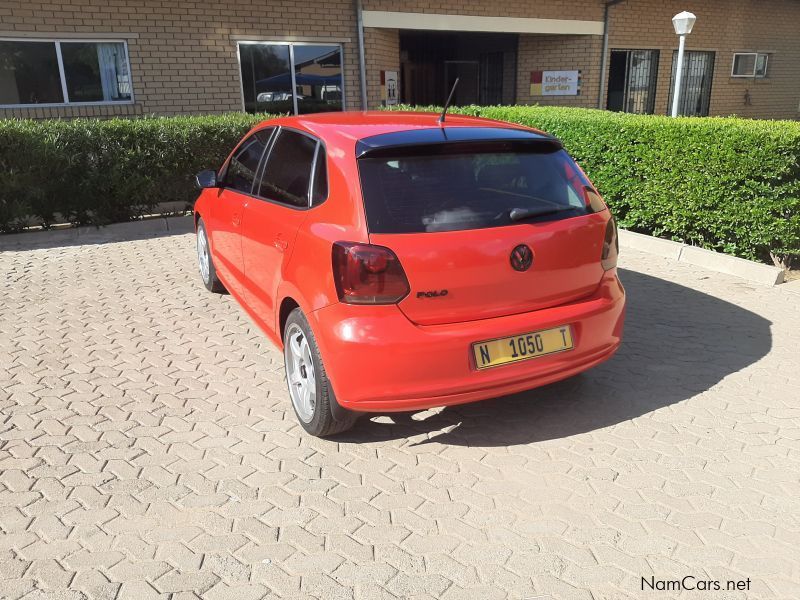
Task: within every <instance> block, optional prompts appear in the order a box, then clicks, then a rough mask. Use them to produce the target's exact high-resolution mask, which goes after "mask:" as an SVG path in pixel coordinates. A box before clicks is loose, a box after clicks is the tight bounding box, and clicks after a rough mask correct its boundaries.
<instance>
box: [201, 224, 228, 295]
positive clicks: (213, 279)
mask: <svg viewBox="0 0 800 600" xmlns="http://www.w3.org/2000/svg"><path fill="white" fill-rule="evenodd" d="M202 240H205V252H206V260H207V261H208V271H207V272H204V269H203V265H202V258H201V253H202V252H203V250H202V249H201V243H202ZM197 263H198V267H199V270H200V279H202V280H203V285H204V286H206V289H207V290H208V291H209V292H214V293H215V294H222V293H224V292H225V286H224V285H222V282H221V281H220V280H219V277H217V270H216V269H215V268H214V261H213V259H212V258H211V242H210V241H209V239H208V234H207V233H206V225H205V223H203V219H202V218H200V219H198V221H197Z"/></svg>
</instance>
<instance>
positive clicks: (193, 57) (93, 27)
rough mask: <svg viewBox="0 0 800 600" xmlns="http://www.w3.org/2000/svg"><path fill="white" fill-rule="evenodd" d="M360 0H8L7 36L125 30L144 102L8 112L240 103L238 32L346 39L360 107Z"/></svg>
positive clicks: (348, 87) (199, 108)
mask: <svg viewBox="0 0 800 600" xmlns="http://www.w3.org/2000/svg"><path fill="white" fill-rule="evenodd" d="M354 11H355V9H354V6H353V2H352V0H326V1H325V2H324V3H322V2H292V1H280V2H278V1H274V2H265V1H264V0H239V1H237V2H226V1H222V0H215V1H207V2H203V1H197V2H185V1H177V0H176V1H175V2H161V1H159V0H136V1H134V2H128V1H126V0H80V1H77V0H76V1H74V2H73V3H71V4H70V3H66V2H63V3H62V2H58V1H56V0H24V1H20V0H0V37H19V36H26V35H28V36H37V35H38V36H39V37H60V36H72V37H82V38H86V39H91V38H93V34H104V35H105V36H106V37H108V36H109V35H113V36H114V37H116V38H122V39H126V40H127V42H128V48H129V52H130V62H131V75H132V79H133V91H134V95H135V101H136V103H135V104H134V105H115V106H94V107H90V106H83V107H77V106H71V107H59V108H32V109H29V108H24V109H10V110H9V109H0V117H4V116H5V117H7V116H21V117H27V116H30V117H49V116H109V115H131V114H150V113H156V114H161V115H168V114H177V113H215V112H223V111H237V110H242V99H241V83H240V74H239V66H238V62H237V58H236V40H237V39H239V40H242V39H249V40H261V41H286V40H293V41H323V40H324V41H330V40H334V39H335V40H339V41H342V40H345V41H344V43H343V51H344V57H343V61H344V70H345V73H344V75H345V95H346V98H345V101H346V104H347V107H348V108H359V106H358V103H359V100H358V99H359V97H360V92H359V78H358V43H357V40H358V37H357V31H356V19H355V12H354Z"/></svg>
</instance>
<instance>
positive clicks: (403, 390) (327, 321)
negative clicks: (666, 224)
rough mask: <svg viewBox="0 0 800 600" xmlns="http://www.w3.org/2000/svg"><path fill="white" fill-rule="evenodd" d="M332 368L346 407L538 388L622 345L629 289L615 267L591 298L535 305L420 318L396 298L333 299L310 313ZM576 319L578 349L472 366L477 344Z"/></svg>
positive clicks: (399, 406) (447, 401)
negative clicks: (482, 315)
mask: <svg viewBox="0 0 800 600" xmlns="http://www.w3.org/2000/svg"><path fill="white" fill-rule="evenodd" d="M311 317H312V319H311V320H312V324H313V327H314V330H315V332H316V334H317V335H316V337H317V342H318V343H319V345H320V350H321V351H322V357H323V359H324V361H325V367H326V371H327V373H328V376H329V377H330V379H331V382H332V383H333V388H334V391H335V392H336V398H337V400H338V401H339V404H341V405H342V406H343V407H345V408H348V409H350V410H356V411H362V412H393V411H408V410H422V409H425V408H432V407H435V406H446V405H452V404H461V403H465V402H473V401H477V400H484V399H487V398H494V397H497V396H502V395H504V394H511V393H515V392H520V391H523V390H528V389H532V388H535V387H538V386H541V385H546V384H548V383H553V382H555V381H558V380H561V379H564V378H566V377H570V376H572V375H575V374H577V373H580V372H582V371H585V370H586V369H589V368H591V367H593V366H595V365H597V364H599V363H601V362H603V361H604V360H607V359H608V358H610V357H611V356H612V355H613V354H614V352H615V351H616V350H617V348H618V347H619V344H620V341H621V338H622V329H623V321H624V317H625V292H624V290H623V288H622V285H621V284H620V282H619V280H618V279H617V276H616V272H615V271H609V272H608V273H606V275H605V277H604V278H603V280H602V283H601V284H600V286H599V287H598V289H597V290H596V291H595V293H594V294H592V295H591V296H590V297H588V298H583V299H582V300H580V301H578V302H573V303H571V304H565V305H562V306H557V307H554V308H549V309H544V310H538V311H534V312H529V313H522V314H517V315H509V316H505V317H497V318H493V319H482V320H479V321H468V322H464V323H452V324H447V325H425V326H421V325H416V324H414V323H412V322H411V321H409V320H408V319H407V318H406V317H405V315H404V314H403V313H402V312H401V311H400V310H399V309H398V308H397V306H395V305H389V306H353V305H348V304H333V305H330V306H327V307H325V308H322V309H320V310H318V311H315V312H313V313H312V315H311ZM565 324H569V325H571V326H572V332H573V338H574V343H575V347H574V349H573V350H571V351H568V352H563V353H560V354H553V355H549V356H543V357H540V358H535V359H531V360H528V361H523V362H519V363H514V364H509V365H503V366H499V367H494V368H491V369H485V370H481V371H479V370H477V369H476V368H475V366H474V365H473V358H472V352H471V347H472V343H473V342H477V341H481V340H487V339H494V338H498V337H505V336H510V335H515V334H521V333H529V332H532V331H536V330H540V329H548V328H550V327H556V326H559V325H565Z"/></svg>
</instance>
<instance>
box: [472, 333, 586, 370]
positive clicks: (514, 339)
mask: <svg viewBox="0 0 800 600" xmlns="http://www.w3.org/2000/svg"><path fill="white" fill-rule="evenodd" d="M572 348H573V342H572V329H571V328H570V326H569V325H562V326H561V327H554V328H553V329H545V330H543V331H534V332H533V333H523V334H520V335H513V336H511V337H505V338H499V339H496V340H488V341H486V342H475V343H474V344H472V354H473V355H474V356H475V366H476V367H478V368H479V369H488V368H490V367H499V366H500V365H507V364H509V363H515V362H519V361H521V360H529V359H531V358H538V357H540V356H545V355H547V354H555V353H556V352H564V351H565V350H572Z"/></svg>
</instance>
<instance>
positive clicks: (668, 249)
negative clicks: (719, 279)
mask: <svg viewBox="0 0 800 600" xmlns="http://www.w3.org/2000/svg"><path fill="white" fill-rule="evenodd" d="M619 243H620V246H623V247H625V248H633V249H634V250H640V251H642V252H648V253H650V254H657V255H658V256H663V257H665V258H671V259H674V260H677V261H678V262H685V263H688V264H690V265H694V266H696V267H703V268H704V269H708V270H710V271H716V272H718V273H726V274H727V275H733V276H734V277H740V278H742V279H746V280H747V281H752V282H753V283H758V284H761V285H769V286H772V285H778V284H779V283H781V282H783V276H784V273H783V269H781V268H779V267H771V266H769V265H764V264H761V263H757V262H754V261H751V260H745V259H743V258H737V257H736V256H729V255H727V254H722V253H720V252H713V251H711V250H705V249H703V248H698V247H697V246H689V245H687V244H683V243H681V242H673V241H671V240H664V239H661V238H656V237H652V236H649V235H643V234H641V233H634V232H633V231H626V230H624V229H620V231H619Z"/></svg>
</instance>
